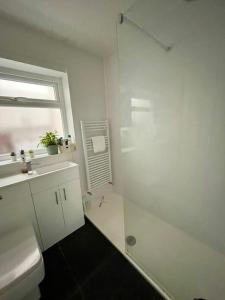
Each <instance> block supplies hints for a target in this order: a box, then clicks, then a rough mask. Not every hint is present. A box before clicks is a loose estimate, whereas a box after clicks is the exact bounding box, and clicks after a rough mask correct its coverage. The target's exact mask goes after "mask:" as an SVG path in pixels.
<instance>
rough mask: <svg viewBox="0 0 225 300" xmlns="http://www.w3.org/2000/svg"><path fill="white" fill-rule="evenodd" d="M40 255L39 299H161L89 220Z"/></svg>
mask: <svg viewBox="0 0 225 300" xmlns="http://www.w3.org/2000/svg"><path fill="white" fill-rule="evenodd" d="M43 256H44V262H45V272H46V274H45V279H44V280H43V282H42V283H41V285H40V288H41V294H42V297H41V300H53V299H54V300H95V299H96V300H147V299H149V300H163V298H162V297H161V296H160V295H159V294H158V292H157V291H155V290H154V288H153V287H151V285H150V284H149V283H147V282H146V281H145V279H144V278H143V277H142V276H141V275H140V274H139V273H138V272H137V271H136V270H135V269H134V267H133V266H132V265H131V264H130V263H129V262H128V261H127V260H126V259H125V258H124V257H123V255H122V254H121V253H120V252H119V251H118V250H117V249H116V248H115V247H114V246H113V245H112V244H111V243H110V242H109V241H108V240H107V239H106V238H105V237H104V236H103V235H102V234H101V233H100V232H99V231H98V230H97V229H96V228H95V227H94V226H93V225H92V224H91V223H90V222H89V221H88V220H86V224H85V225H84V226H83V227H82V228H80V229H79V230H77V231H76V232H74V233H72V234H71V235H69V236H68V237H66V238H65V239H64V240H62V241H60V242H59V243H58V244H56V245H55V246H53V247H51V248H50V249H48V250H47V251H45V252H44V253H43Z"/></svg>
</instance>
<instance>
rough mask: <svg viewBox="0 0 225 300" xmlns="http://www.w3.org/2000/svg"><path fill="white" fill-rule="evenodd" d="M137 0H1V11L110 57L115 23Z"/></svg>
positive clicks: (71, 42) (62, 38)
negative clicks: (119, 15)
mask: <svg viewBox="0 0 225 300" xmlns="http://www.w3.org/2000/svg"><path fill="white" fill-rule="evenodd" d="M134 2H135V0H0V13H1V14H6V15H7V16H8V17H10V18H14V19H16V20H17V21H19V22H22V23H24V24H27V25H29V26H32V27H33V28H36V29H38V30H42V31H44V32H46V33H48V34H50V35H52V36H54V37H58V38H60V39H61V40H66V41H67V42H69V43H70V44H73V45H76V46H78V47H81V48H83V49H86V50H88V51H91V52H93V53H95V54H98V55H101V56H106V55H108V54H110V53H111V52H112V51H113V48H114V42H115V22H116V20H117V17H118V14H119V13H120V12H125V11H127V10H128V9H129V7H130V6H131V5H132V4H133V3H134Z"/></svg>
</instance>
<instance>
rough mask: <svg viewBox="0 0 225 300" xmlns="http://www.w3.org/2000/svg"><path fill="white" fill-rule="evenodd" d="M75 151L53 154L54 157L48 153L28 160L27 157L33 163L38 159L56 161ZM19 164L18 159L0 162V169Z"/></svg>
mask: <svg viewBox="0 0 225 300" xmlns="http://www.w3.org/2000/svg"><path fill="white" fill-rule="evenodd" d="M75 151H76V150H74V151H71V152H64V153H58V154H55V155H49V154H48V153H41V154H36V155H35V157H34V158H30V157H27V158H29V159H31V160H32V161H33V162H35V161H39V160H40V159H42V158H47V157H48V158H51V159H52V158H53V157H54V158H55V159H56V160H58V159H60V158H61V157H63V156H64V155H65V154H67V155H68V154H71V155H72V154H73V152H75ZM20 163H21V160H20V159H17V160H16V161H12V160H10V159H8V160H2V161H0V167H4V166H11V165H15V166H16V165H17V164H20Z"/></svg>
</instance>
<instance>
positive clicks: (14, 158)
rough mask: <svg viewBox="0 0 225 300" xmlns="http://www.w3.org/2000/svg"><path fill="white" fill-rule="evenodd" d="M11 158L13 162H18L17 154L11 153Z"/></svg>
mask: <svg viewBox="0 0 225 300" xmlns="http://www.w3.org/2000/svg"><path fill="white" fill-rule="evenodd" d="M10 157H11V160H12V161H16V160H17V157H16V153H15V152H11V153H10Z"/></svg>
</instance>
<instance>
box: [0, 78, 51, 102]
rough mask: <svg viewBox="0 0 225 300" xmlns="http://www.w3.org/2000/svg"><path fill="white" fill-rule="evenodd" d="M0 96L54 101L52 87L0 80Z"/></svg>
mask: <svg viewBox="0 0 225 300" xmlns="http://www.w3.org/2000/svg"><path fill="white" fill-rule="evenodd" d="M0 96H6V97H25V98H32V99H40V100H56V97H55V91H54V87H53V86H48V85H40V84H34V83H27V82H20V81H14V80H6V79H0Z"/></svg>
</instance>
